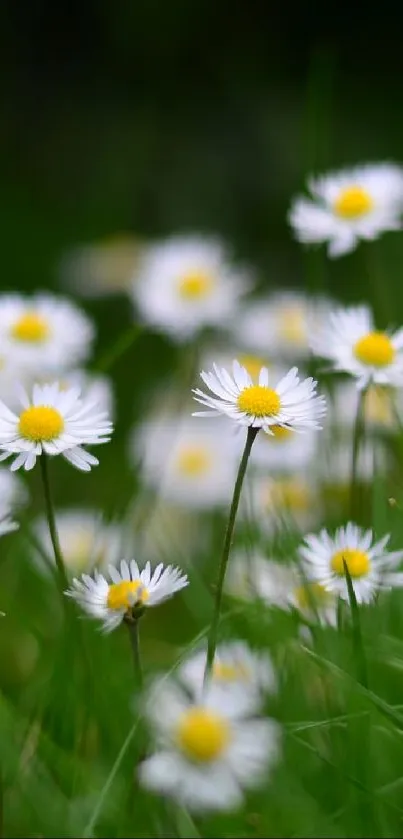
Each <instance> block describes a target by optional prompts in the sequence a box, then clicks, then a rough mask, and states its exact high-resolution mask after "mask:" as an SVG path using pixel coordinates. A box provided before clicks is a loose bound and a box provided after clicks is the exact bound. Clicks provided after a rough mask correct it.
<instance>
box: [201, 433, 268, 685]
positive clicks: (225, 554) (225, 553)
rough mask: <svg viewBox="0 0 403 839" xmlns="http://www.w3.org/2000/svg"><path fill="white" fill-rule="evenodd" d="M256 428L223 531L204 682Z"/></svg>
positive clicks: (214, 644) (210, 663) (212, 653)
mask: <svg viewBox="0 0 403 839" xmlns="http://www.w3.org/2000/svg"><path fill="white" fill-rule="evenodd" d="M258 431H259V429H258V428H252V427H249V428H248V433H247V437H246V443H245V448H244V450H243V454H242V458H241V462H240V464H239V469H238V474H237V476H236V481H235V486H234V493H233V496H232V501H231V507H230V511H229V516H228V522H227V529H226V531H225V538H224V545H223V550H222V555H221V560H220V566H219V570H218V579H217V589H216V596H215V603H214V611H213V617H212V620H211V625H210V631H209V635H208V642H207V661H206V669H205V672H204V681H205V682H206V680H207V679H208V677H209V674H210V672H211V668H212V666H213V661H214V656H215V651H216V647H217V630H218V624H219V620H220V612H221V601H222V595H223V588H224V580H225V574H226V571H227V566H228V560H229V553H230V550H231V543H232V537H233V534H234V527H235V520H236V514H237V512H238V506H239V499H240V497H241V490H242V484H243V481H244V477H245V473H246V467H247V465H248V460H249V455H250V453H251V450H252V445H253V442H254V440H255V438H256V435H257V433H258Z"/></svg>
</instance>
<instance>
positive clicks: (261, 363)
mask: <svg viewBox="0 0 403 839" xmlns="http://www.w3.org/2000/svg"><path fill="white" fill-rule="evenodd" d="M238 361H239V363H240V364H242V367H245V370H246V371H247V372H248V373H249V375H250V376H251V377H252V379H256V381H257V380H258V379H259V373H260V371H261V369H262V367H267V366H268V364H267V361H265V360H264V359H263V358H259V357H258V356H256V355H240V356H239V357H238Z"/></svg>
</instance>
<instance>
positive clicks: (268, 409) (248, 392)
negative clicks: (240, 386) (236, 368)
mask: <svg viewBox="0 0 403 839" xmlns="http://www.w3.org/2000/svg"><path fill="white" fill-rule="evenodd" d="M238 408H239V410H240V411H243V412H244V413H245V414H248V415H249V416H251V417H253V416H255V417H273V416H275V415H276V414H278V413H279V411H280V408H281V401H280V397H279V396H278V394H277V393H276V391H275V390H273V389H272V388H271V387H264V386H263V385H251V386H250V387H246V388H245V389H244V390H242V391H241V393H240V394H239V396H238Z"/></svg>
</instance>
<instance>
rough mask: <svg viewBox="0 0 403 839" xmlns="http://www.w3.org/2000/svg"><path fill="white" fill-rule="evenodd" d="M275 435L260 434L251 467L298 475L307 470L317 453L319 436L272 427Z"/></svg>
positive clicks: (254, 446) (308, 432) (310, 432)
mask: <svg viewBox="0 0 403 839" xmlns="http://www.w3.org/2000/svg"><path fill="white" fill-rule="evenodd" d="M271 430H272V432H273V434H258V436H257V438H256V441H255V443H254V444H253V449H252V453H251V465H255V466H256V467H258V468H259V469H262V470H263V469H264V470H265V471H268V472H269V474H272V473H273V472H282V473H296V472H299V471H300V470H302V469H306V468H307V467H308V466H309V464H310V463H312V461H313V459H314V457H315V455H316V453H317V439H318V438H317V435H316V434H315V433H314V432H312V431H307V432H306V433H305V434H298V433H297V432H296V431H292V429H290V428H283V427H281V426H274V427H273V426H272V429H271Z"/></svg>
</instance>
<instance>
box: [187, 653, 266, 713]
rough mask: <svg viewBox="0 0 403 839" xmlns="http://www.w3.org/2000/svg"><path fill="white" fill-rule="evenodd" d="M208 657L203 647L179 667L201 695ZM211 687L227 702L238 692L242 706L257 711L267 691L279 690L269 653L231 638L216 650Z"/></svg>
mask: <svg viewBox="0 0 403 839" xmlns="http://www.w3.org/2000/svg"><path fill="white" fill-rule="evenodd" d="M206 660H207V655H206V652H205V650H201V651H199V652H197V653H195V654H194V655H192V656H191V657H190V658H188V659H187V660H186V661H184V662H183V664H182V665H181V666H180V668H179V671H178V677H179V679H180V680H181V682H182V683H183V684H184V685H185V687H187V688H188V689H189V690H190V691H191V693H192V695H195V696H200V694H201V691H202V689H203V682H204V672H205V667H206ZM209 687H210V691H211V693H213V692H214V691H217V692H218V693H219V694H221V695H222V700H223V702H225V697H226V696H230V697H231V695H234V694H235V692H237V694H238V696H237V702H238V704H239V707H240V708H243V710H244V712H245V713H253V712H254V711H257V710H259V708H260V706H261V704H262V702H263V698H264V694H265V693H266V692H267V691H270V692H273V691H275V690H276V687H277V678H276V675H275V671H274V667H273V664H272V661H271V659H270V657H269V656H268V655H267V653H261V652H256V651H254V650H251V649H250V648H249V647H248V645H247V644H245V643H244V642H243V641H231V642H229V643H227V644H221V645H220V646H219V647H218V648H217V650H216V654H215V658H214V664H213V669H212V671H211V674H210V681H209Z"/></svg>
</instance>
